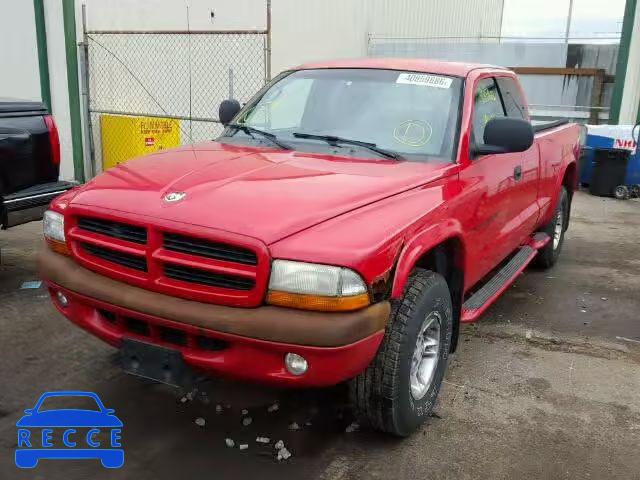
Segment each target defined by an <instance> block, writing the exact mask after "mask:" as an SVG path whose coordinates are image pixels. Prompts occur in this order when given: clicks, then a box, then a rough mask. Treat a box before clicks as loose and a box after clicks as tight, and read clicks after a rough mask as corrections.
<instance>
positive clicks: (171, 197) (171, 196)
mask: <svg viewBox="0 0 640 480" xmlns="http://www.w3.org/2000/svg"><path fill="white" fill-rule="evenodd" d="M186 196H187V194H186V193H185V192H171V193H167V194H166V195H165V196H164V201H165V202H169V203H174V202H179V201H180V200H182V199H184V197H186Z"/></svg>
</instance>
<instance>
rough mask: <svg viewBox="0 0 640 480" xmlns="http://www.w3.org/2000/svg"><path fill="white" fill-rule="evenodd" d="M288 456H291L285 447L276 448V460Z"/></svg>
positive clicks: (285, 458)
mask: <svg viewBox="0 0 640 480" xmlns="http://www.w3.org/2000/svg"><path fill="white" fill-rule="evenodd" d="M289 458H291V452H290V451H289V450H287V449H286V448H285V447H282V448H281V449H280V450H278V460H288V459H289Z"/></svg>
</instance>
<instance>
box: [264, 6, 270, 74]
mask: <svg viewBox="0 0 640 480" xmlns="http://www.w3.org/2000/svg"><path fill="white" fill-rule="evenodd" d="M265 70H266V72H267V81H266V82H265V83H268V82H270V81H271V0H267V58H266V69H265Z"/></svg>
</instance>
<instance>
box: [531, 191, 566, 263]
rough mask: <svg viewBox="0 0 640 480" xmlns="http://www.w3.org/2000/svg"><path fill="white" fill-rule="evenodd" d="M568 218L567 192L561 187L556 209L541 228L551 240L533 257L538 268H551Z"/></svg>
mask: <svg viewBox="0 0 640 480" xmlns="http://www.w3.org/2000/svg"><path fill="white" fill-rule="evenodd" d="M568 218H569V194H568V193H567V189H566V188H565V187H562V190H561V191H560V196H559V198H558V204H557V205H556V211H555V212H554V213H553V217H552V218H551V221H550V222H549V223H548V224H547V225H546V226H545V228H544V229H543V230H542V231H543V232H546V233H547V234H549V236H550V237H551V241H550V242H549V243H547V245H546V246H545V247H544V248H541V249H540V250H538V255H537V256H536V258H535V259H534V264H535V265H536V266H538V267H540V268H551V267H552V266H553V265H554V264H555V263H556V261H557V260H558V257H559V256H560V251H561V250H562V244H563V243H564V233H565V231H566V230H567V221H568Z"/></svg>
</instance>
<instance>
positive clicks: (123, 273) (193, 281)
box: [67, 210, 269, 341]
mask: <svg viewBox="0 0 640 480" xmlns="http://www.w3.org/2000/svg"><path fill="white" fill-rule="evenodd" d="M69 219H70V221H69V223H70V224H71V225H70V227H71V228H69V229H68V232H67V237H68V238H67V241H68V242H69V245H70V247H71V251H72V252H73V255H74V256H77V257H78V260H79V261H80V263H83V264H85V265H86V266H87V267H88V268H91V269H92V270H94V271H96V272H97V273H100V274H103V275H106V276H107V277H110V278H113V279H115V280H118V281H121V282H125V283H127V282H128V283H132V284H134V285H136V286H137V287H140V288H145V289H148V290H152V291H156V292H160V293H163V294H165V295H170V296H176V297H181V298H186V299H189V300H193V301H198V302H206V303H216V304H221V305H232V306H234V307H256V306H258V305H260V304H261V303H262V301H263V299H264V293H265V289H266V287H267V281H268V275H269V254H268V251H267V248H266V246H265V245H264V244H262V243H261V242H259V241H257V240H254V239H251V238H248V237H246V238H242V239H240V240H238V242H239V243H236V240H235V238H236V236H235V235H232V234H228V235H227V234H225V233H224V232H218V233H216V232H208V231H207V230H206V229H203V232H202V235H203V236H202V237H200V236H198V235H199V232H194V233H195V236H191V231H185V230H181V229H180V226H179V224H176V225H172V226H168V227H167V228H168V229H170V230H165V227H163V226H161V225H154V224H146V223H144V222H146V220H144V219H143V220H141V221H140V220H135V219H133V220H131V223H129V220H128V219H119V218H117V217H113V218H111V217H110V218H109V219H108V220H104V219H102V218H96V217H95V216H93V214H92V213H91V212H87V213H85V212H84V211H82V210H81V211H80V212H78V214H76V215H74V214H73V213H72V212H69ZM187 232H188V233H187ZM209 235H211V236H209ZM238 238H240V237H238ZM189 286H191V288H189ZM194 341H195V340H194Z"/></svg>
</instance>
